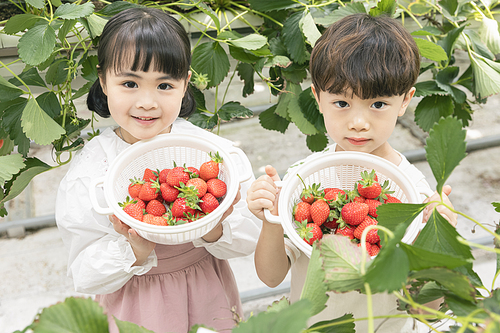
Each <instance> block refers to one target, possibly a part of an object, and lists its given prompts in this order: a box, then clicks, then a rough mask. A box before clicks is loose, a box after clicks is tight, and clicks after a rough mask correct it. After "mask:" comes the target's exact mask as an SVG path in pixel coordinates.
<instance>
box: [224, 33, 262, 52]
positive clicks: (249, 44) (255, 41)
mask: <svg viewBox="0 0 500 333" xmlns="http://www.w3.org/2000/svg"><path fill="white" fill-rule="evenodd" d="M228 43H229V44H231V45H233V46H236V47H240V48H242V49H245V50H257V49H260V48H261V47H263V46H264V45H266V44H267V38H266V37H265V36H262V35H258V34H250V35H246V36H245V37H242V38H239V39H231V40H228Z"/></svg>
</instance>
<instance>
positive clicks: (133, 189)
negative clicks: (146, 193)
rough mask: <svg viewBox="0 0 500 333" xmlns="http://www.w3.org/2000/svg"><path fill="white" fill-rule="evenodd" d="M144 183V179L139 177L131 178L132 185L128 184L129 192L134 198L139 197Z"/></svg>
mask: <svg viewBox="0 0 500 333" xmlns="http://www.w3.org/2000/svg"><path fill="white" fill-rule="evenodd" d="M142 185H144V181H143V180H141V179H138V178H135V177H134V178H133V179H130V185H129V186H128V194H130V196H131V197H132V198H137V197H138V196H139V192H140V191H141V187H142Z"/></svg>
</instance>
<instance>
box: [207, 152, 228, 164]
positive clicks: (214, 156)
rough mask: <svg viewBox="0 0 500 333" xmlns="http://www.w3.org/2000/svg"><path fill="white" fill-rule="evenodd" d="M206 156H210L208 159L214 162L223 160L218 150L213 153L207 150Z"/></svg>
mask: <svg viewBox="0 0 500 333" xmlns="http://www.w3.org/2000/svg"><path fill="white" fill-rule="evenodd" d="M208 156H210V159H211V160H212V161H214V162H215V163H222V162H223V161H224V159H223V158H222V157H221V156H220V155H219V152H218V151H217V152H215V153H213V154H212V152H208Z"/></svg>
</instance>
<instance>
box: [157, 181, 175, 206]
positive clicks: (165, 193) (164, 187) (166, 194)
mask: <svg viewBox="0 0 500 333" xmlns="http://www.w3.org/2000/svg"><path fill="white" fill-rule="evenodd" d="M160 191H161V196H162V198H163V200H165V201H166V202H174V201H175V199H177V196H178V195H179V190H178V189H176V188H175V187H173V186H170V185H168V183H162V184H160Z"/></svg>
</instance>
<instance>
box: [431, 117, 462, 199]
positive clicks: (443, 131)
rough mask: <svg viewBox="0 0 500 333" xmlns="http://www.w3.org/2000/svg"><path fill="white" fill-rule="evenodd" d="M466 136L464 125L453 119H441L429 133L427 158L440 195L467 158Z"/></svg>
mask: <svg viewBox="0 0 500 333" xmlns="http://www.w3.org/2000/svg"><path fill="white" fill-rule="evenodd" d="M465 135H466V131H465V130H463V129H462V124H461V123H460V121H459V120H457V119H456V118H453V117H447V118H444V119H441V120H440V121H439V123H437V124H436V125H434V127H433V128H432V129H431V130H430V131H429V137H428V138H427V140H426V146H425V151H426V155H425V156H426V157H427V161H428V162H429V166H430V167H431V169H432V173H433V174H434V178H435V179H436V181H437V187H436V190H437V191H438V193H441V190H442V187H443V185H444V183H445V182H446V180H447V179H448V177H449V176H450V175H451V173H452V171H453V170H454V169H455V167H456V166H458V164H459V163H460V161H461V160H462V159H464V158H465V156H466V145H465Z"/></svg>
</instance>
